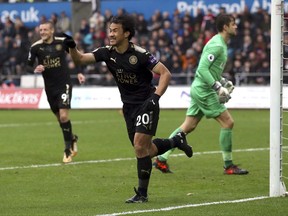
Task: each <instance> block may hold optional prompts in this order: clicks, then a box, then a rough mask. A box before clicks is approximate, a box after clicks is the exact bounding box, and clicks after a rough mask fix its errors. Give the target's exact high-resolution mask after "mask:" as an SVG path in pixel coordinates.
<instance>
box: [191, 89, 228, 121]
mask: <svg viewBox="0 0 288 216" xmlns="http://www.w3.org/2000/svg"><path fill="white" fill-rule="evenodd" d="M197 90H198V89H197V88H191V91H190V95H191V102H190V105H189V107H188V109H187V111H186V115H187V116H195V117H198V118H202V117H203V116H205V117H206V118H216V117H218V116H219V115H220V114H221V113H223V112H224V111H225V110H227V108H226V107H225V106H224V104H221V103H220V102H219V99H218V95H217V93H216V92H215V91H214V90H213V89H211V91H201V93H198V91H197Z"/></svg>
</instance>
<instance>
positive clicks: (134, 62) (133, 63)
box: [129, 55, 138, 65]
mask: <svg viewBox="0 0 288 216" xmlns="http://www.w3.org/2000/svg"><path fill="white" fill-rule="evenodd" d="M137 62H138V59H137V57H136V56H134V55H132V56H130V58H129V63H130V64H132V65H135V64H136V63H137Z"/></svg>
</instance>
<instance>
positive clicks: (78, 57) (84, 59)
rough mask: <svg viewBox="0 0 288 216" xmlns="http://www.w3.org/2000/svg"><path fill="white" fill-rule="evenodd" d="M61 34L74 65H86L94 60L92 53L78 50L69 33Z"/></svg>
mask: <svg viewBox="0 0 288 216" xmlns="http://www.w3.org/2000/svg"><path fill="white" fill-rule="evenodd" d="M63 36H64V37H65V39H64V41H63V43H64V45H65V46H67V47H69V53H70V55H71V58H72V59H73V61H74V63H75V64H76V65H87V64H92V63H95V62H96V59H95V57H94V55H93V53H82V52H80V51H79V50H78V49H77V47H76V43H75V41H74V39H73V38H72V37H71V36H70V35H67V34H65V33H63Z"/></svg>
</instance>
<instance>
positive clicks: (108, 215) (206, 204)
mask: <svg viewBox="0 0 288 216" xmlns="http://www.w3.org/2000/svg"><path fill="white" fill-rule="evenodd" d="M267 198H269V197H268V196H260V197H253V198H245V199H238V200H227V201H218V202H207V203H198V204H187V205H181V206H169V207H165V208H159V209H146V210H135V211H127V212H118V213H110V214H99V215H96V216H118V215H131V214H139V213H151V212H162V211H171V210H176V209H183V208H193V207H200V206H211V205H221V204H230V203H243V202H250V201H254V200H262V199H267ZM128 205H129V204H128Z"/></svg>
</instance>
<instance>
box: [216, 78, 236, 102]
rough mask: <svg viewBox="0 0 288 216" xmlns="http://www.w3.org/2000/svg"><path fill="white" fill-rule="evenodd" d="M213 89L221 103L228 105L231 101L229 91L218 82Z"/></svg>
mask: <svg viewBox="0 0 288 216" xmlns="http://www.w3.org/2000/svg"><path fill="white" fill-rule="evenodd" d="M212 88H213V89H214V90H215V91H216V92H217V94H218V98H219V102H220V103H227V102H228V101H229V100H230V98H231V97H230V94H229V91H228V89H226V88H224V87H223V86H222V85H221V83H220V82H218V81H216V82H215V83H214V84H213V86H212Z"/></svg>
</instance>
